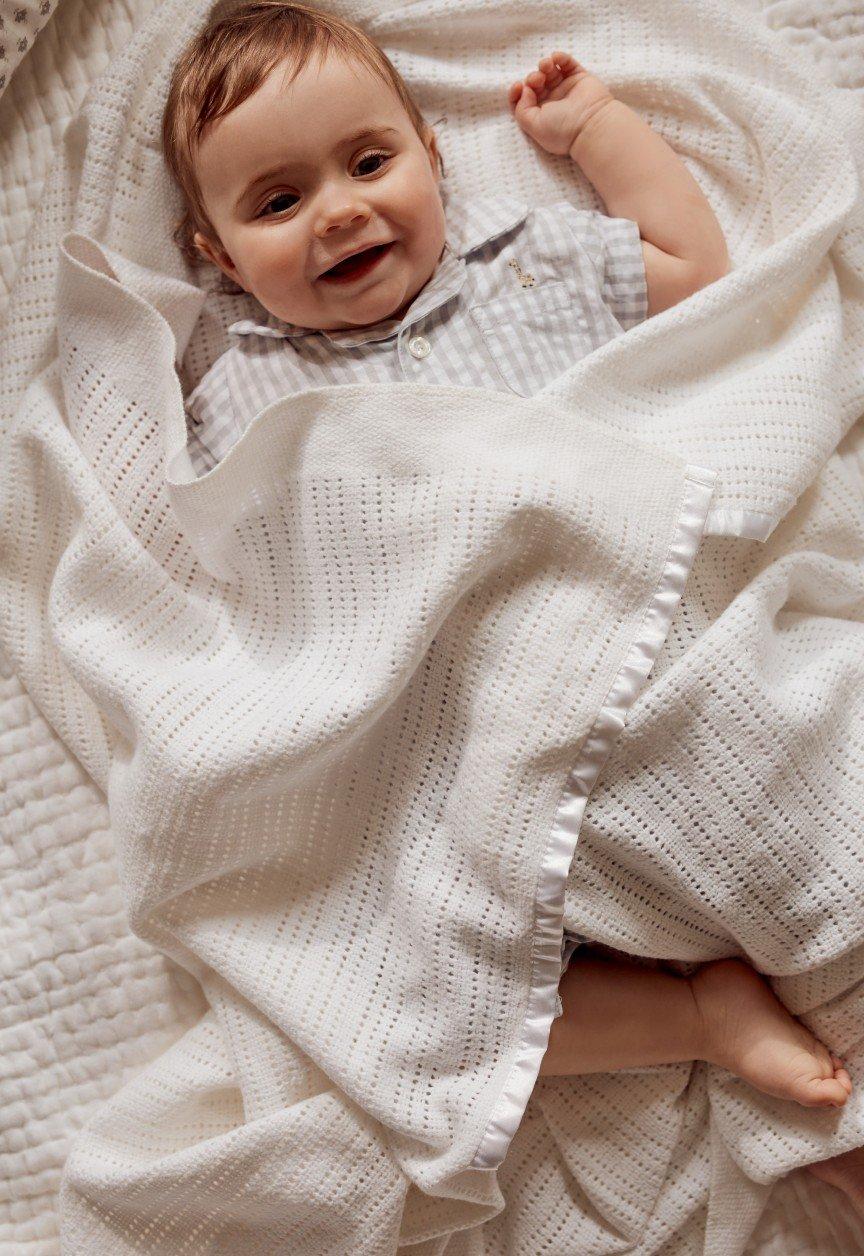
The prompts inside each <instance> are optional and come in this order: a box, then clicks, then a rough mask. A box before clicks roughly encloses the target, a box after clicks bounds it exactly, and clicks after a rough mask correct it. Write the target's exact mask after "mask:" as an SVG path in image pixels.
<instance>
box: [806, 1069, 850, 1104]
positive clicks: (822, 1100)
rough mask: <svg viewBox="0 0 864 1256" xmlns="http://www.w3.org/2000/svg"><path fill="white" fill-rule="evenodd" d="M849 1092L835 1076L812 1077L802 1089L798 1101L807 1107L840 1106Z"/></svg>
mask: <svg viewBox="0 0 864 1256" xmlns="http://www.w3.org/2000/svg"><path fill="white" fill-rule="evenodd" d="M848 1098H849V1092H848V1091H847V1089H846V1087H845V1086H844V1085H843V1083H842V1082H840V1081H838V1080H837V1078H836V1077H814V1078H813V1079H812V1080H811V1081H810V1082H809V1083H806V1084H805V1085H804V1087H803V1089H802V1096H801V1098H800V1099H799V1103H803V1104H804V1106H805V1107H808V1108H842V1107H843V1104H844V1103H845V1102H846V1100H847V1099H848Z"/></svg>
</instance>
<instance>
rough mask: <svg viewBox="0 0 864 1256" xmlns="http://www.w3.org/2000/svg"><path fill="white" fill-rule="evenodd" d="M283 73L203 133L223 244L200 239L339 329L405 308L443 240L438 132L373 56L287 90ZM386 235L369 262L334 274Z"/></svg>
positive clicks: (213, 256) (228, 269) (208, 186)
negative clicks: (392, 85) (372, 66)
mask: <svg viewBox="0 0 864 1256" xmlns="http://www.w3.org/2000/svg"><path fill="white" fill-rule="evenodd" d="M283 74H285V67H284V64H280V65H277V66H276V67H275V68H274V69H273V71H272V72H271V73H270V74H269V75H268V76H267V78H266V79H265V80H264V82H263V83H262V84H261V86H260V87H259V88H258V90H257V91H256V92H254V93H253V94H252V95H251V96H250V97H248V99H246V100H244V101H243V103H242V104H241V105H238V106H237V108H236V109H233V110H232V111H231V112H230V113H228V114H226V115H225V116H224V117H222V118H220V119H219V120H218V121H217V122H216V123H215V124H214V125H213V126H212V127H211V128H209V129H208V131H207V132H206V133H205V137H204V139H203V141H202V143H201V145H200V148H199V150H198V153H197V157H196V163H195V168H196V172H197V175H198V179H199V182H200V187H201V193H202V197H203V199H204V204H205V205H206V207H207V211H208V213H209V215H210V220H211V222H212V223H213V225H214V227H215V228H216V231H217V232H218V235H219V241H210V240H207V239H205V237H203V236H202V235H200V234H196V236H195V243H196V244H197V245H198V248H199V249H200V250H201V252H202V253H204V254H205V255H206V256H207V257H209V258H210V260H211V261H213V262H215V263H216V265H218V266H219V267H220V268H221V269H222V270H223V271H224V272H225V274H227V275H229V276H230V277H231V278H232V279H234V280H235V281H236V282H237V283H239V284H241V285H242V287H243V288H245V289H246V291H247V292H251V293H252V294H253V295H254V296H255V297H257V299H258V300H259V301H260V302H261V304H262V305H263V306H264V307H265V309H267V310H269V311H270V312H271V313H272V314H275V315H276V317H277V318H281V319H283V320H284V321H286V322H289V323H298V324H299V325H300V326H302V327H310V328H316V329H325V330H328V331H330V330H336V329H340V328H352V327H364V326H369V325H371V324H372V323H377V322H380V321H381V320H382V319H386V318H392V317H395V316H397V315H401V314H402V313H403V312H404V310H405V309H406V308H407V306H408V305H409V304H410V302H411V301H412V300H413V299H414V297H415V296H416V294H417V293H418V292H419V291H420V289H421V288H422V287H423V285H424V284H425V283H426V282H427V280H428V279H429V278H430V277H431V275H432V273H433V272H434V270H435V267H436V265H437V262H438V259H439V258H440V256H441V250H442V249H443V247H444V238H445V231H446V221H445V217H444V207H443V204H442V202H441V196H440V193H439V184H438V173H437V170H436V167H435V139H434V136H433V135H431V134H430V139H429V143H428V147H427V146H426V145H424V143H423V142H422V141H421V139H420V137H419V136H418V135H417V132H416V131H415V130H414V127H413V126H412V125H411V120H410V118H409V117H408V114H407V113H406V112H405V109H404V107H403V105H402V102H401V101H400V100H399V98H398V97H397V96H396V94H395V92H392V91H390V90H389V89H388V88H387V87H386V85H385V84H383V83H382V82H381V81H380V80H379V79H377V78H376V77H375V76H374V75H373V74H372V73H371V72H370V71H369V70H367V69H366V67H365V66H363V65H362V64H359V65H354V64H352V65H349V64H347V63H346V62H345V61H343V60H342V59H341V58H340V57H337V56H335V55H330V56H328V57H327V59H326V60H325V61H324V62H323V64H320V65H319V64H318V63H317V62H316V63H313V64H312V65H310V66H305V67H304V68H303V69H302V70H301V71H300V73H299V74H298V75H297V77H296V78H295V80H294V82H293V83H291V85H290V86H287V87H286V86H284V85H283V82H282V78H283ZM361 131H369V132H370V134H366V135H364V136H362V137H359V136H358V132H361ZM265 175H266V177H264V178H262V176H265ZM220 242H221V246H220ZM382 244H386V246H387V247H386V248H385V249H384V250H383V252H382V253H381V255H380V256H379V257H378V260H377V261H376V262H375V264H374V265H373V266H372V267H371V268H369V267H368V265H365V266H361V267H360V268H359V269H356V270H354V271H351V272H349V273H347V274H346V275H344V277H342V278H341V280H340V278H339V276H338V275H337V276H332V277H331V276H328V275H326V274H325V273H324V272H326V271H327V270H329V269H330V268H331V267H332V266H333V265H334V263H337V262H339V261H340V259H342V258H344V257H345V255H346V254H349V253H353V252H355V251H356V250H358V249H366V248H369V247H370V246H373V245H382ZM361 260H363V261H365V260H366V259H361Z"/></svg>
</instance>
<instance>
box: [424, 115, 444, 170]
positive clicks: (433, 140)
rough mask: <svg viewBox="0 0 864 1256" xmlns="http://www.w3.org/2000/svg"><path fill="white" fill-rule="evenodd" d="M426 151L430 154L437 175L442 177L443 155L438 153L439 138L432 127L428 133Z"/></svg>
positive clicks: (428, 129)
mask: <svg viewBox="0 0 864 1256" xmlns="http://www.w3.org/2000/svg"><path fill="white" fill-rule="evenodd" d="M426 151H427V152H428V154H429V160H430V161H431V163H432V169H433V170H434V171H435V174H436V175H437V176H438V177H439V178H440V177H441V154H440V152H439V151H438V137H437V136H436V134H435V132H434V131H433V130H432V128H431V126H430V127H428V128H427V131H426Z"/></svg>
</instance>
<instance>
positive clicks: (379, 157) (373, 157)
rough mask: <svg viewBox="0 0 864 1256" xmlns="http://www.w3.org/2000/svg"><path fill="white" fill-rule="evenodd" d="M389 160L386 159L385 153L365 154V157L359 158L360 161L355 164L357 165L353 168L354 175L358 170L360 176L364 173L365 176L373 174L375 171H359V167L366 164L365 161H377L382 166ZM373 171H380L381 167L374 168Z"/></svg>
mask: <svg viewBox="0 0 864 1256" xmlns="http://www.w3.org/2000/svg"><path fill="white" fill-rule="evenodd" d="M389 160H390V159H389V157H388V155H387V153H383V152H374V153H367V154H366V155H365V157H361V158H360V160H359V161H358V162H357V165H356V166H355V168H354V169H355V173H356V171H358V170H359V171H360V173H361V174H364V173H365V174H374V173H375V170H366V171H363V170H360V167H361V166H364V165H365V164H366V162H367V161H379V162H381V164H382V165H383V163H384V162H385V161H389ZM375 169H376V170H380V169H381V166H380V165H379V166H376V167H375Z"/></svg>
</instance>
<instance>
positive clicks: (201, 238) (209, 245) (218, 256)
mask: <svg viewBox="0 0 864 1256" xmlns="http://www.w3.org/2000/svg"><path fill="white" fill-rule="evenodd" d="M192 243H193V244H194V245H195V247H196V249H197V250H198V252H199V253H201V254H203V256H204V257H206V258H207V261H208V262H212V263H213V265H214V266H218V267H219V269H220V270H221V271H222V272H223V274H225V275H227V276H228V278H229V279H233V280H234V282H235V283H239V282H240V277H239V275H238V274H237V270H236V268H235V266H234V263H233V262H232V261H231V258H230V257H229V256H228V254H227V253H226V252H225V250H224V249H223V248H222V247H221V246H220V245H218V244H215V243H214V242H213V241H212V240H209V239H208V238H207V236H205V235H202V233H201V232H200V231H196V232H195V234H194V235H193V237H192Z"/></svg>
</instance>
